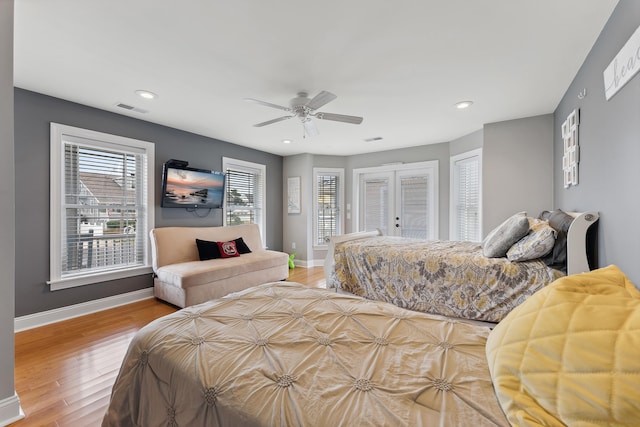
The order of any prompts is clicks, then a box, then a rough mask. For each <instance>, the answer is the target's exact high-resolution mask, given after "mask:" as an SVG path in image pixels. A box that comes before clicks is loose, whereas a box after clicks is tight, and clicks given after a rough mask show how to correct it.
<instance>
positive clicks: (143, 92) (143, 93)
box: [136, 90, 158, 99]
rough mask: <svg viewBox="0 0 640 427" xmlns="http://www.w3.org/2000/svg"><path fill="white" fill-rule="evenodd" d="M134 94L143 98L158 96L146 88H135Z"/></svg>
mask: <svg viewBox="0 0 640 427" xmlns="http://www.w3.org/2000/svg"><path fill="white" fill-rule="evenodd" d="M136 94H137V95H138V96H139V97H140V98H144V99H156V98H157V97H158V95H156V94H155V93H153V92H149V91H148V90H137V91H136Z"/></svg>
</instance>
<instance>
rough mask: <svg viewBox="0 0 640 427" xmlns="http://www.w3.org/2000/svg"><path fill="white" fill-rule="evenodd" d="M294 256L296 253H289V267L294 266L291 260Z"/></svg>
mask: <svg viewBox="0 0 640 427" xmlns="http://www.w3.org/2000/svg"><path fill="white" fill-rule="evenodd" d="M295 257H296V254H291V255H289V268H296V265H295V264H294V262H293V259H294V258H295Z"/></svg>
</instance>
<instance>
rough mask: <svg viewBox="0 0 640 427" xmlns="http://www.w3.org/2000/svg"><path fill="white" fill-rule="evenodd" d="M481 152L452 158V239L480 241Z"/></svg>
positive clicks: (467, 153) (476, 151)
mask: <svg viewBox="0 0 640 427" xmlns="http://www.w3.org/2000/svg"><path fill="white" fill-rule="evenodd" d="M481 179H482V149H477V150H473V151H469V152H466V153H463V154H459V155H457V156H453V157H451V226H450V234H451V240H462V241H471V242H479V241H480V237H481V235H482V230H481V212H482V210H481V200H482V198H481V185H480V184H481Z"/></svg>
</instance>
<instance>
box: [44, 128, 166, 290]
mask: <svg viewBox="0 0 640 427" xmlns="http://www.w3.org/2000/svg"><path fill="white" fill-rule="evenodd" d="M50 129H51V135H50V146H51V157H50V166H51V167H50V194H51V198H50V215H49V216H50V243H49V245H50V279H49V281H48V282H47V283H48V284H49V285H50V289H51V290H52V291H56V290H60V289H67V288H73V287H77V286H83V285H89V284H94V283H100V282H105V281H109V280H116V279H123V278H126V277H133V276H140V275H143V274H149V273H152V272H153V269H152V267H151V243H150V241H149V239H145V241H146V245H145V247H144V262H143V265H142V266H137V267H122V268H118V269H114V270H109V271H104V272H92V273H82V272H79V273H77V274H74V275H72V276H68V277H64V278H63V277H62V276H63V274H62V236H63V227H62V219H63V212H62V210H63V200H62V197H64V191H63V185H64V182H65V181H64V174H65V163H64V162H65V156H64V141H65V140H74V139H81V140H83V141H88V142H89V145H94V146H95V147H97V148H103V149H104V148H107V149H108V148H112V149H120V150H122V149H124V150H126V149H127V148H129V149H135V150H142V151H144V152H145V153H146V156H145V157H146V170H147V176H146V177H145V178H146V181H147V182H146V185H147V194H146V199H145V201H144V203H146V210H145V213H146V224H147V226H146V230H144V231H143V232H144V233H145V234H144V235H145V236H148V235H149V231H150V230H151V229H152V228H153V227H154V226H155V216H154V211H155V207H154V193H155V191H154V179H153V166H154V164H155V145H154V144H153V143H151V142H147V141H140V140H137V139H132V138H126V137H122V136H117V135H111V134H108V133H102V132H96V131H92V130H88V129H82V128H77V127H73V126H67V125H62V124H58V123H53V122H52V123H51V125H50Z"/></svg>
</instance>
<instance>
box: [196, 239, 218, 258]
mask: <svg viewBox="0 0 640 427" xmlns="http://www.w3.org/2000/svg"><path fill="white" fill-rule="evenodd" d="M196 245H197V246H198V256H199V257H200V261H206V260H208V259H216V258H220V249H219V248H218V242H211V241H208V240H200V239H196Z"/></svg>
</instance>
